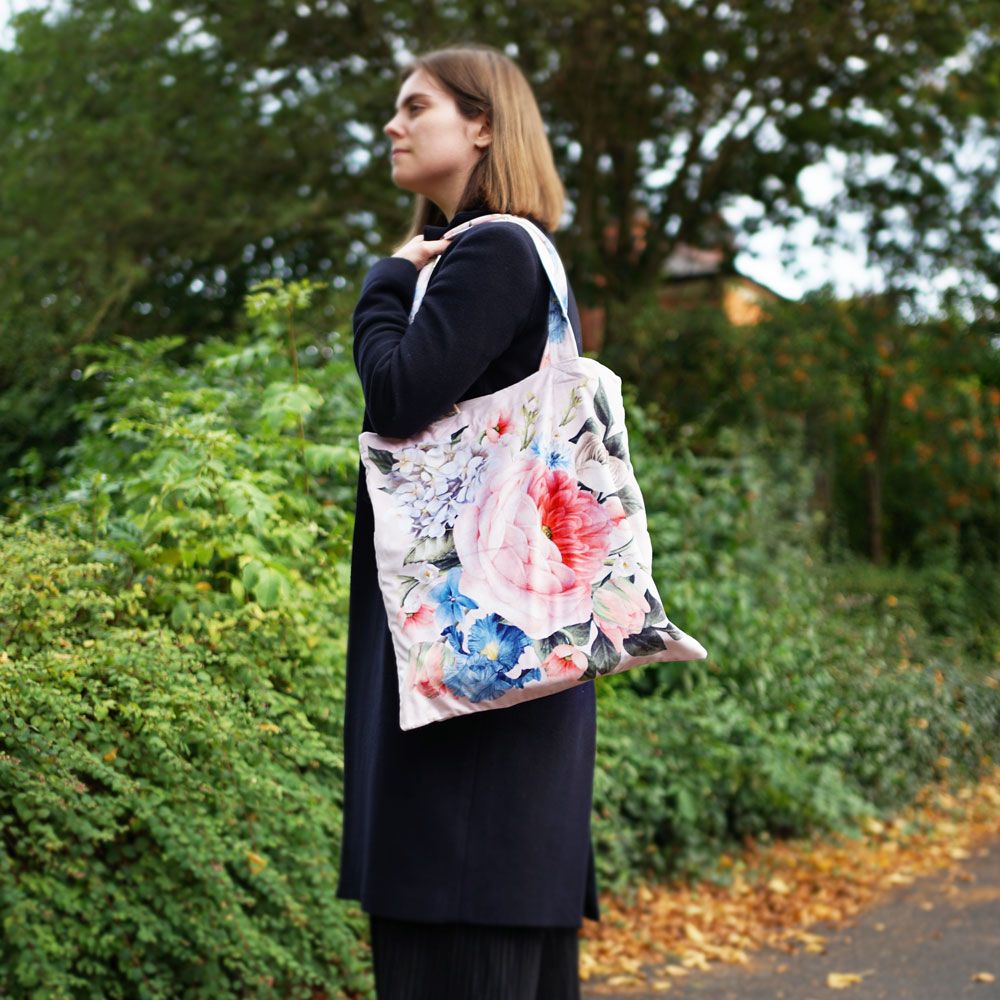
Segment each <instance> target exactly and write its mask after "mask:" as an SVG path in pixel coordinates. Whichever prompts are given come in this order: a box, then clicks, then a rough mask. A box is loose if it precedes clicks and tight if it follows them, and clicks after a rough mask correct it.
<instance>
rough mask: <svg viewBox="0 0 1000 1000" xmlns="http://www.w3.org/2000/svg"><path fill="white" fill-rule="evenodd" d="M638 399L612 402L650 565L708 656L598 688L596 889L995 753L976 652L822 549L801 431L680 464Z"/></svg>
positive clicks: (902, 797) (860, 803)
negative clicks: (622, 421) (634, 480)
mask: <svg viewBox="0 0 1000 1000" xmlns="http://www.w3.org/2000/svg"><path fill="white" fill-rule="evenodd" d="M647 410H648V412H644V411H643V410H642V409H640V408H639V407H638V406H637V405H636V404H635V402H634V401H632V402H631V403H630V405H629V407H628V410H627V412H628V413H629V419H630V427H629V443H630V448H631V452H632V459H633V465H634V466H635V468H636V474H637V477H638V479H639V481H640V483H642V485H643V493H644V497H645V500H646V504H647V511H648V514H649V524H650V529H651V534H652V538H653V552H654V575H655V577H656V579H657V586H658V588H659V590H660V594H661V596H662V598H663V603H664V607H665V609H666V611H667V614H668V615H669V616H670V617H671V619H672V620H673V621H674V622H675V623H676V624H677V625H678V626H679V627H681V628H682V629H684V630H685V631H687V632H690V633H691V634H692V635H694V636H695V637H696V638H698V639H700V640H701V641H702V642H703V644H704V645H705V647H706V649H707V650H708V653H709V657H708V659H707V660H699V661H693V662H688V663H676V664H670V663H668V664H657V665H656V666H646V667H644V668H642V669H641V670H635V671H629V672H626V673H624V674H621V675H617V676H614V677H612V678H609V679H607V680H605V681H602V682H600V683H599V684H598V697H599V705H600V709H599V727H598V763H599V766H598V770H597V774H596V777H595V790H594V795H595V818H594V832H595V840H596V847H597V850H596V853H597V859H598V868H599V873H600V881H601V884H602V885H605V886H609V887H611V886H614V887H616V888H618V889H620V890H628V889H630V888H631V887H632V886H633V885H634V882H635V874H636V873H637V872H643V871H644V872H648V873H650V874H652V875H655V876H667V875H671V876H673V875H695V874H696V875H704V874H706V873H713V872H714V874H715V877H719V878H724V873H723V872H722V870H721V869H717V862H718V859H719V857H720V855H721V853H723V852H724V851H727V850H732V849H734V848H738V847H739V845H740V842H741V841H742V839H743V838H745V837H747V836H753V837H762V838H766V837H771V836H797V835H805V834H807V833H809V832H812V831H815V830H822V829H828V830H843V831H850V830H852V829H853V828H854V825H855V823H856V820H857V819H858V818H859V817H862V816H865V815H870V814H885V813H889V812H891V811H892V810H893V809H896V808H898V807H900V806H901V805H903V804H904V803H906V802H908V801H909V800H910V799H912V798H913V796H914V795H915V794H916V793H917V791H918V790H919V788H920V787H921V786H922V785H923V784H925V783H926V782H929V781H933V780H937V779H939V778H942V777H946V776H950V775H954V776H956V777H958V776H962V777H970V776H975V775H976V774H978V773H979V772H980V771H981V769H982V767H983V765H984V764H986V763H987V762H988V761H989V759H990V757H991V756H992V757H993V758H994V759H995V758H996V757H997V756H998V755H1000V702H998V699H997V697H996V688H997V678H996V677H995V676H992V675H991V674H990V672H989V671H990V666H991V665H989V664H981V665H979V667H978V668H977V667H976V666H975V665H973V664H969V663H968V662H966V659H965V657H964V655H963V656H959V655H956V654H957V653H958V652H959V651H960V650H961V647H958V645H957V643H955V642H954V640H952V641H951V642H950V643H949V642H948V641H943V642H940V643H938V644H936V645H934V646H928V645H927V644H926V643H925V639H926V638H927V636H928V631H929V629H928V623H927V622H926V621H925V620H923V619H922V618H919V617H918V618H916V619H914V617H913V616H912V615H911V613H910V607H909V605H908V604H907V603H906V602H904V601H903V600H902V599H901V598H894V599H893V600H891V601H885V600H880V597H881V594H880V592H879V588H877V587H873V586H872V581H871V580H870V579H868V578H866V577H865V576H864V575H862V574H858V575H857V576H856V577H852V575H851V574H850V573H849V572H845V571H841V572H834V571H833V570H831V568H830V567H829V566H828V565H827V564H826V563H825V562H824V561H823V559H822V556H821V552H820V547H819V544H818V542H817V538H816V527H817V523H816V522H817V515H816V514H814V513H810V510H809V493H810V486H811V472H812V470H811V469H810V467H809V464H808V463H807V462H805V461H804V460H802V459H801V458H797V457H796V456H797V455H800V454H801V447H802V442H801V440H799V441H796V440H795V439H794V438H791V439H785V440H783V441H781V442H780V446H778V444H777V443H775V442H771V441H769V439H768V437H767V435H766V433H762V432H759V431H758V432H755V433H743V432H736V431H733V430H730V431H728V432H726V433H725V434H723V435H722V437H721V438H720V441H719V442H718V444H719V447H718V449H717V452H716V454H714V455H712V456H708V457H698V456H695V455H694V454H692V453H691V452H690V451H687V450H684V449H674V448H672V447H670V446H668V445H665V444H664V443H663V441H662V440H661V439H660V438H659V437H658V434H659V426H660V424H659V421H658V420H657V419H656V414H655V408H654V407H648V408H647ZM869 590H870V592H869ZM901 592H902V591H901ZM862 594H863V595H864V597H863V599H862V600H861V601H860V603H859V601H858V598H859V596H860V595H862ZM918 646H919V648H920V650H921V655H920V658H919V661H918V659H917V657H916V655H915V651H916V648H917V647H918Z"/></svg>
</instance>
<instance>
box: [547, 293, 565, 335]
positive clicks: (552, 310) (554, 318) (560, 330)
mask: <svg viewBox="0 0 1000 1000" xmlns="http://www.w3.org/2000/svg"><path fill="white" fill-rule="evenodd" d="M565 336H566V317H565V316H563V311H562V306H560V305H559V300H558V299H557V298H556V293H555V291H554V290H552V289H549V340H550V341H551V342H552V343H553V344H561V343H562V340H563V337H565Z"/></svg>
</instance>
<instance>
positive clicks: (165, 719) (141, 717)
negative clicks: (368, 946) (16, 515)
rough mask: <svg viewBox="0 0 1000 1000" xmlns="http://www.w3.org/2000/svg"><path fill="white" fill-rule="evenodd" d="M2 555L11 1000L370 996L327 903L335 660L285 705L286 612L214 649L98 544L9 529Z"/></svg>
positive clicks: (7, 980)
mask: <svg viewBox="0 0 1000 1000" xmlns="http://www.w3.org/2000/svg"><path fill="white" fill-rule="evenodd" d="M0 554H2V558H3V561H4V566H5V570H6V572H5V573H4V574H3V577H2V578H0V649H2V650H3V652H0V707H2V715H3V729H2V735H0V829H2V831H3V838H2V843H3V850H2V852H0V915H2V920H3V928H4V933H3V935H2V936H0V992H2V993H4V995H10V996H18V997H25V998H29V997H31V998H35V997H37V998H39V1000H40V998H46V1000H51V998H57V997H84V996H88V997H89V996H101V997H108V998H123V1000H124V998H131V997H147V998H155V997H163V998H167V997H178V996H212V997H219V998H227V997H232V998H235V997H245V996H248V995H251V993H250V992H248V991H252V995H254V996H260V997H265V996H267V997H277V996H281V997H292V996H299V997H310V996H312V995H313V993H312V990H311V988H310V987H323V988H325V989H327V990H328V991H331V992H330V995H341V996H343V995H345V994H344V993H343V992H342V993H339V994H338V993H337V990H338V989H339V990H364V989H367V988H369V987H370V983H369V982H368V981H367V974H366V971H365V961H364V948H363V945H361V943H360V942H361V939H362V936H363V934H364V933H365V932H366V928H365V926H364V925H363V923H362V921H361V919H360V915H359V914H358V913H357V912H356V911H355V910H354V909H353V908H348V907H346V906H345V905H344V904H343V903H342V902H339V901H337V900H336V899H335V898H334V887H335V884H336V861H337V857H338V850H339V839H340V796H339V791H338V790H339V788H340V786H341V781H342V771H343V762H342V759H341V753H340V749H339V744H338V742H337V741H336V740H334V739H332V738H331V735H330V731H329V730H330V719H331V717H334V718H335V717H336V716H337V715H338V714H339V712H340V711H341V703H340V696H339V692H340V691H342V684H338V682H337V680H336V673H335V664H336V662H337V660H336V659H334V658H333V655H334V653H335V650H333V649H330V648H328V649H326V650H325V651H324V652H325V657H331V659H328V660H326V663H325V666H324V669H323V670H322V672H321V671H320V670H319V668H318V664H314V665H313V666H312V669H311V670H310V668H309V665H308V664H297V665H296V671H295V681H294V685H293V683H292V682H291V680H287V679H284V678H282V677H281V674H282V673H283V671H282V670H280V669H276V668H275V664H274V658H275V657H277V656H280V655H281V650H280V638H281V636H282V634H283V632H284V629H283V627H282V626H281V625H280V623H279V622H278V617H279V614H280V613H279V612H269V613H265V612H260V613H259V615H257V616H254V617H251V618H247V619H246V620H244V621H243V622H241V623H240V624H238V625H236V626H234V627H232V628H229V629H227V630H226V632H225V639H224V642H222V643H216V642H213V641H212V640H211V639H210V638H209V637H208V636H207V635H204V634H203V635H202V637H201V638H196V637H195V636H194V635H193V634H190V633H178V632H176V631H175V630H174V629H172V628H171V627H170V626H169V624H167V623H164V622H163V620H162V618H159V617H157V616H154V615H151V614H150V613H149V611H148V608H147V597H148V595H147V593H146V591H145V588H144V586H143V585H142V584H141V583H137V582H134V581H133V582H131V583H130V582H129V579H128V575H127V573H126V572H125V571H123V569H122V567H121V566H119V565H118V564H116V563H115V562H109V561H107V560H106V559H102V558H100V554H99V553H97V552H95V551H94V549H93V547H92V546H90V545H88V544H86V543H82V542H79V541H74V540H71V539H68V538H67V537H66V536H65V535H64V534H61V533H56V532H53V531H38V530H34V529H30V528H27V527H26V526H25V525H23V524H16V523H3V524H0ZM325 657H324V658H325Z"/></svg>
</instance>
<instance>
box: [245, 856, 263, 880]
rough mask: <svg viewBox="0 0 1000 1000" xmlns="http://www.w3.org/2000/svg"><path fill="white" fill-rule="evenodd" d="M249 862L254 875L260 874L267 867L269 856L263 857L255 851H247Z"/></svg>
mask: <svg viewBox="0 0 1000 1000" xmlns="http://www.w3.org/2000/svg"><path fill="white" fill-rule="evenodd" d="M247 862H248V863H249V865H250V873H251V874H252V875H259V874H260V873H261V872H262V871H263V870H264V869H265V868H266V867H267V858H262V857H261V856H260V855H259V854H256V853H255V852H253V851H247Z"/></svg>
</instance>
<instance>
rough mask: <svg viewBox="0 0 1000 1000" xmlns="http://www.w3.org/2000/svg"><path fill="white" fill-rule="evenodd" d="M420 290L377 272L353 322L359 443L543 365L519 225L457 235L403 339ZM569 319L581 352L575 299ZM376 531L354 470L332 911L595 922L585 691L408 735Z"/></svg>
mask: <svg viewBox="0 0 1000 1000" xmlns="http://www.w3.org/2000/svg"><path fill="white" fill-rule="evenodd" d="M488 211H489V210H488V209H487V208H478V209H473V210H470V211H463V212H459V213H458V214H456V215H455V217H454V218H453V219H452V220H451V222H450V223H449V225H448V227H443V226H428V227H426V229H425V231H424V237H425V239H429V240H430V239H438V238H440V237H441V236H443V235H444V233H445V231H446V229H447V228H450V227H451V226H454V225H458V224H459V223H462V222H465V221H467V220H468V219H471V218H475V217H476V216H479V215H483V214H486V213H487V212H488ZM532 221H535V220H532ZM542 228H543V231H544V227H542ZM546 235H550V234H548V233H546ZM550 238H551V236H550ZM417 273H418V272H417V269H416V267H415V266H414V265H413V264H412V263H411V262H410V261H407V260H404V259H403V258H398V257H387V258H383V259H382V260H379V261H378V262H377V263H376V264H375V265H374V266H373V267H372V268H371V270H370V271H369V272H368V274H367V276H366V277H365V281H364V284H363V286H362V290H361V296H360V298H359V300H358V303H357V306H356V308H355V310H354V359H355V363H356V365H357V369H358V374H359V375H360V378H361V384H362V387H363V391H364V398H365V414H364V421H363V425H362V427H363V429H364V430H374V431H375V432H376V433H379V434H383V435H386V436H389V437H408V436H410V435H412V434H414V433H416V432H417V431H419V430H421V429H423V428H424V427H425V426H426V425H427V424H429V423H431V422H432V421H433V420H434V419H436V418H437V417H438V416H440V415H441V414H442V413H443V412H444V411H445V410H446V409H448V408H449V407H450V406H451V404H452V403H454V402H456V401H461V400H464V399H470V398H472V397H475V396H481V395H485V394H487V393H490V392H494V391H496V390H498V389H501V388H503V387H505V386H509V385H512V384H513V383H515V382H518V381H520V380H521V379H523V378H526V377H527V376H528V375H530V374H532V373H533V372H535V371H537V370H538V365H539V363H540V361H541V357H542V352H543V350H544V348H545V341H546V336H547V317H548V298H549V284H548V278H547V277H546V274H545V272H544V270H543V268H542V264H541V261H540V260H539V258H538V253H537V251H536V250H535V248H534V245H533V244H532V242H531V238H530V237H529V235H528V234H527V233H526V232H525V231H524V230H523V229H521V228H520V227H519V226H517V225H510V224H500V223H489V224H486V225H482V226H474V227H472V228H471V229H469V230H466V231H465V232H463V233H461V234H459V235H458V236H456V237H455V238H454V240H453V241H452V243H451V244H450V245H449V246H448V249H447V250H445V252H444V253H443V254H442V255H441V258H440V260H439V261H438V263H437V265H436V266H435V268H434V271H433V273H432V275H431V280H430V282H429V283H428V286H427V291H426V294H425V296H424V299H423V302H422V304H421V307H420V310H419V312H418V313H417V315H416V317H415V319H414V322H413V323H412V324H408V316H409V311H410V306H411V304H412V302H413V292H414V288H415V286H416V281H417ZM569 312H570V321H571V324H572V326H573V331H574V334H575V336H576V340H577V346H578V348H580V349H581V350H582V345H581V337H580V317H579V312H578V310H577V306H576V301H575V299H574V296H573V292H572V289H571V290H570V293H569ZM373 531H374V520H373V514H372V506H371V500H370V498H369V495H368V490H367V486H366V483H365V478H364V471H363V468H362V467H361V466H360V464H359V470H358V495H357V516H356V520H355V528H354V544H353V551H352V557H351V593H350V622H349V630H348V642H347V702H346V708H345V718H344V766H345V773H344V826H343V846H342V853H341V858H340V865H341V867H340V881H339V884H338V887H337V896H338V897H340V898H342V899H356V900H359V901H360V902H361V904H362V907H363V908H364V910H366V911H367V912H368V913H372V914H376V915H379V916H384V917H394V918H396V919H402V920H419V921H428V922H451V921H459V922H465V923H481V924H507V925H524V926H536V927H579V926H581V924H582V922H583V921H582V918H583V917H584V916H586V917H588V918H590V919H593V920H598V919H599V910H598V902H597V886H596V878H595V872H594V853H593V845H592V842H591V834H590V813H591V808H592V798H593V778H594V764H595V739H596V730H597V713H596V699H595V691H594V684H593V682H592V681H591V682H587V683H584V684H581V685H579V686H577V687H575V688H571V689H569V690H566V691H561V692H559V693H558V694H554V695H547V696H546V697H543V698H537V699H535V700H533V701H527V702H523V703H521V704H518V705H514V706H511V707H508V708H503V709H497V710H495V711H487V712H478V713H475V714H473V715H469V716H461V717H458V718H452V719H447V720H445V721H443V722H435V723H432V724H430V725H427V726H423V727H420V728H418V729H414V730H409V731H406V732H404V731H402V730H401V729H400V728H399V694H398V687H397V675H396V663H395V657H394V654H393V648H392V639H391V636H390V632H389V626H388V621H387V619H386V611H385V605H384V603H383V600H382V594H381V592H380V590H379V585H378V577H377V572H376V565H375V550H374V544H373Z"/></svg>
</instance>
